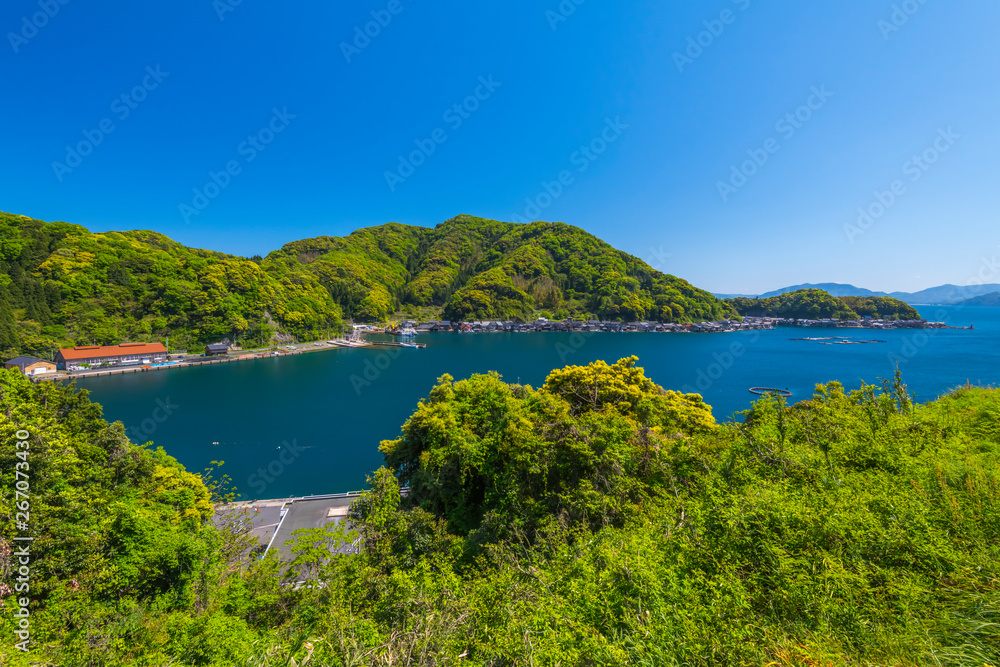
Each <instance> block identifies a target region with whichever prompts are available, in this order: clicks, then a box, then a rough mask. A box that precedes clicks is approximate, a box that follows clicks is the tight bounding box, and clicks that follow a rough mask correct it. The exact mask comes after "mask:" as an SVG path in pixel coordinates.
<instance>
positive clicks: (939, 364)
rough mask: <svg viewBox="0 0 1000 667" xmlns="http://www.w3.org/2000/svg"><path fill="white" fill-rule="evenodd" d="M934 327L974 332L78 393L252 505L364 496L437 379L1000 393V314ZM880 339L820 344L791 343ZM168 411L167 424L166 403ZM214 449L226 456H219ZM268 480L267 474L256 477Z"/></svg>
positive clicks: (470, 355) (498, 338) (425, 363)
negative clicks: (580, 368)
mask: <svg viewBox="0 0 1000 667" xmlns="http://www.w3.org/2000/svg"><path fill="white" fill-rule="evenodd" d="M920 311H921V314H923V315H924V316H925V317H927V318H928V319H933V320H945V321H948V322H949V323H950V324H952V325H955V326H967V325H968V324H973V323H974V324H975V327H976V328H975V330H972V331H968V330H936V331H934V330H928V331H905V330H904V331H873V330H868V329H863V330H844V329H835V330H834V329H831V330H826V329H795V328H781V329H774V330H771V331H759V332H738V333H727V334H690V335H685V334H612V333H600V334H593V335H589V336H586V335H580V334H575V335H574V334H554V333H553V334H543V333H537V334H475V335H464V334H463V335H458V334H429V335H423V336H420V337H419V340H420V342H422V343H427V348H426V349H399V348H366V349H337V350H329V351H323V352H316V353H313V354H303V355H296V356H292V357H286V358H273V359H262V360H256V361H244V362H238V363H231V364H221V365H214V366H208V367H204V368H178V369H170V370H164V371H156V372H151V373H142V374H137V375H123V376H111V377H102V378H89V379H82V380H80V381H79V383H78V384H79V386H80V387H82V388H85V389H88V390H90V391H91V398H92V399H93V400H95V401H97V402H99V403H101V404H102V405H103V406H104V416H105V418H106V419H108V420H109V421H116V420H120V421H122V422H123V423H124V424H125V426H126V428H133V429H136V430H138V431H141V432H143V433H144V435H143V436H142V437H133V438H132V439H133V440H134V441H140V442H141V441H145V440H152V441H153V442H154V443H155V444H156V445H158V446H162V447H163V448H164V449H165V450H166V451H167V452H168V453H169V454H171V455H172V456H175V457H176V458H177V459H178V460H179V461H180V462H181V463H183V464H184V465H185V466H186V467H187V468H188V469H189V470H192V471H196V472H197V471H201V470H203V469H204V468H206V467H207V466H208V465H209V462H210V461H213V460H224V461H225V462H226V463H225V465H224V466H223V468H222V471H223V472H225V473H227V474H229V475H230V477H231V478H232V479H233V481H234V484H235V486H236V487H237V489H238V490H239V492H240V493H242V495H243V496H244V497H245V498H278V497H286V496H293V495H306V494H318V493H338V492H343V491H352V490H357V489H360V488H364V486H365V478H366V475H367V474H369V473H370V472H371V471H373V470H375V469H376V468H378V467H379V466H380V465H381V463H382V458H381V455H380V453H379V451H378V444H379V442H380V441H381V440H384V439H389V438H394V437H396V436H397V435H398V434H399V429H400V426H402V424H403V422H404V421H405V420H406V418H407V417H408V416H409V415H410V414H411V413H412V412H413V411H414V409H415V408H416V404H417V401H418V400H419V399H420V398H422V397H424V396H426V395H427V393H428V391H429V390H430V389H431V387H432V386H433V385H434V383H435V380H436V378H437V377H439V376H440V375H442V374H444V373H449V374H451V375H452V376H454V377H455V378H456V379H461V378H464V377H468V376H469V375H470V374H472V373H485V372H487V371H491V370H492V371H497V372H499V373H500V374H501V375H503V377H504V379H505V380H507V381H508V382H517V381H520V382H522V383H525V384H531V385H533V386H536V387H537V386H540V385H541V384H542V383H543V382H544V380H545V376H546V375H547V374H548V372H549V371H550V370H552V369H553V368H558V367H562V366H565V365H567V364H587V363H590V362H591V361H594V360H597V359H604V360H606V361H608V362H609V363H613V362H614V361H616V360H618V359H620V358H622V357H627V356H630V355H636V356H638V357H639V364H640V365H641V366H643V367H644V368H645V369H646V374H647V376H649V377H650V378H651V379H652V380H653V381H654V382H656V383H658V384H660V385H662V386H663V387H666V388H667V389H678V390H681V389H684V390H687V391H698V392H699V393H701V394H702V395H703V396H705V399H706V400H707V402H708V403H709V404H710V405H712V407H713V411H714V413H715V416H716V418H717V419H718V420H720V421H725V420H727V419H729V418H730V417H731V416H732V415H733V414H734V413H735V412H737V411H739V410H744V409H746V408H748V407H749V406H750V403H751V401H752V400H753V398H754V397H753V396H752V395H751V394H750V393H749V392H748V391H747V390H748V389H749V388H750V387H752V386H768V387H779V388H788V389H790V390H791V391H792V392H793V393H794V396H793V397H792V399H790V400H792V401H798V400H802V399H805V398H808V397H809V396H811V394H812V391H813V388H814V386H815V385H816V383H821V382H829V381H833V380H839V381H840V382H842V383H844V385H846V386H847V387H848V388H856V387H858V386H860V384H861V382H862V381H865V382H868V383H874V382H877V381H878V379H879V378H889V377H891V376H892V373H893V371H894V369H895V364H896V361H898V360H902V363H900V368H901V369H902V371H903V375H904V380H905V381H906V382H907V384H908V385H909V386H910V390H911V391H913V392H915V393H916V394H917V399H918V400H920V401H926V400H931V399H933V398H935V397H936V396H938V395H940V394H942V393H944V392H946V391H947V390H949V389H951V388H953V387H956V386H958V385H961V384H964V383H965V382H966V381H967V380H968V381H970V382H972V383H973V384H983V385H988V384H997V383H998V382H1000V309H994V308H956V307H940V308H938V307H924V308H920ZM807 336H808V337H818V336H843V337H849V338H853V339H857V340H870V339H878V340H883V341H886V342H885V343H880V344H869V345H821V344H819V343H816V342H807V341H794V340H791V339H793V338H802V337H807ZM164 405H166V406H171V407H170V409H169V412H170V414H169V416H166V418H165V419H164V420H163V421H162V422H159V423H158V422H156V421H154V417H157V418H161V419H162V418H163V417H164V416H165V414H166V413H165V411H164V409H163V407H162V406H164ZM214 443H218V444H214ZM261 471H263V474H261Z"/></svg>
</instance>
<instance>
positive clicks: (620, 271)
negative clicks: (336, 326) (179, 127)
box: [262, 215, 732, 322]
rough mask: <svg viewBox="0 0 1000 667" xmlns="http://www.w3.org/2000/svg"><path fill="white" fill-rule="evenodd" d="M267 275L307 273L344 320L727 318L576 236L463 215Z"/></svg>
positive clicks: (336, 243)
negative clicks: (423, 312)
mask: <svg viewBox="0 0 1000 667" xmlns="http://www.w3.org/2000/svg"><path fill="white" fill-rule="evenodd" d="M262 266H263V268H264V269H265V270H267V271H268V272H269V273H272V274H273V275H278V276H280V275H286V274H292V273H298V272H299V271H301V270H305V271H307V272H309V273H310V274H311V275H313V276H315V277H316V279H318V280H319V281H320V282H321V283H323V284H324V285H326V286H327V287H328V288H329V290H330V292H331V294H333V296H334V298H335V299H337V301H338V303H340V304H341V306H342V307H343V309H344V313H345V316H348V317H353V318H355V319H357V320H361V321H376V320H384V319H386V318H387V317H389V315H391V314H392V313H393V312H395V311H397V310H399V309H400V308H401V307H404V306H406V305H412V306H417V307H423V306H431V307H439V308H440V309H441V311H442V314H443V317H444V318H445V319H451V320H472V319H478V320H483V319H498V320H508V319H520V320H529V319H533V318H534V317H535V315H536V314H537V313H538V312H539V311H542V310H544V311H546V312H548V313H549V314H551V315H552V316H554V317H555V318H557V319H562V318H566V317H584V316H588V315H589V316H593V317H597V318H600V319H611V320H656V321H663V322H690V321H702V320H718V319H724V318H725V317H727V316H728V315H731V314H732V313H731V311H730V310H729V309H728V307H727V306H726V305H725V304H723V303H722V302H721V301H719V300H718V299H716V298H715V297H713V296H712V295H711V294H709V293H708V292H705V291H703V290H700V289H697V288H695V287H693V286H692V285H690V284H689V283H687V282H686V281H684V280H681V279H679V278H675V277H674V276H669V275H666V274H663V273H660V272H658V271H655V270H654V269H652V268H651V267H649V266H648V265H647V264H646V263H644V262H642V261H641V260H639V259H637V258H635V257H632V256H631V255H628V254H626V253H624V252H622V251H619V250H615V249H614V248H612V247H611V246H610V245H608V244H607V243H605V242H603V241H601V240H600V239H598V238H596V237H595V236H593V235H591V234H588V233H587V232H585V231H583V230H582V229H579V228H576V227H572V226H570V225H566V224H563V223H548V222H533V223H530V224H515V223H509V222H499V221H496V220H486V219H483V218H475V217H472V216H467V215H460V216H458V217H456V218H453V219H451V220H448V221H446V222H443V223H441V224H439V225H437V227H435V228H433V229H428V228H425V227H414V226H407V225H401V224H396V223H392V224H387V225H381V226H378V227H370V228H366V229H361V230H358V231H356V232H354V233H353V234H351V235H349V236H346V237H341V238H333V237H328V236H322V237H318V238H314V239H306V240H302V241H295V242H293V243H289V244H287V245H286V246H284V247H283V248H282V249H281V250H277V251H275V252H272V253H271V254H269V255H268V256H267V258H265V260H264V262H263V264H262Z"/></svg>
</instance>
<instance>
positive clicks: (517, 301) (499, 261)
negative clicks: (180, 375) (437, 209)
mask: <svg viewBox="0 0 1000 667" xmlns="http://www.w3.org/2000/svg"><path fill="white" fill-rule="evenodd" d="M409 307H416V308H425V309H430V310H431V311H432V312H435V313H438V314H443V316H444V317H445V318H446V319H454V320H464V319H521V320H528V319H533V318H534V317H535V316H536V315H537V314H540V313H543V312H544V313H547V314H548V315H549V316H552V317H555V318H558V319H562V318H565V317H574V316H575V317H584V316H591V317H598V318H601V319H613V320H658V321H670V322H687V321H701V320H717V319H723V318H725V317H727V316H730V315H733V313H732V311H730V310H729V308H728V307H727V306H726V305H725V304H724V303H722V302H721V301H719V300H718V299H716V298H715V297H713V296H711V295H710V294H708V293H707V292H704V291H702V290H699V289H697V288H695V287H693V286H691V285H690V284H689V283H687V282H685V281H683V280H681V279H679V278H675V277H673V276H668V275H665V274H662V273H659V272H657V271H654V270H653V269H651V268H650V267H649V266H647V265H646V264H645V263H643V262H642V261H640V260H638V259H636V258H635V257H632V256H630V255H628V254H626V253H624V252H621V251H618V250H615V249H614V248H612V247H611V246H609V245H608V244H606V243H604V242H603V241H601V240H599V239H597V238H596V237H594V236H592V235H590V234H587V233H586V232H584V231H583V230H581V229H577V228H575V227H571V226H569V225H565V224H561V223H545V222H536V223H532V224H529V225H518V224H513V223H505V222H497V221H495V220H484V219H481V218H473V217H469V216H459V217H457V218H454V219H452V220H449V221H447V222H444V223H442V224H440V225H438V226H437V227H435V228H434V229H429V228H425V227H415V226H408V225H401V224H396V223H390V224H386V225H381V226H378V227H371V228H367V229H361V230H358V231H356V232H354V233H353V234H350V235H349V236H346V237H342V238H333V237H328V236H323V237H318V238H314V239H305V240H301V241H294V242H292V243H289V244H287V245H285V246H284V247H283V248H281V249H280V250H277V251H274V252H272V253H270V254H269V255H268V256H267V257H266V258H263V259H261V258H254V259H247V258H241V257H234V256H232V255H227V254H224V253H220V252H213V251H209V250H198V249H194V248H188V247H185V246H183V245H181V244H179V243H177V242H175V241H172V240H170V239H169V238H167V237H165V236H163V235H162V234H157V233H155V232H150V231H131V232H104V233H92V232H89V231H87V230H86V229H84V228H83V227H81V226H79V225H72V224H68V223H64V222H54V223H46V222H42V221H40V220H34V219H31V218H28V217H25V216H18V215H11V214H8V213H0V352H2V353H4V354H6V355H7V356H12V355H13V354H16V353H21V352H26V353H34V354H39V355H44V356H47V355H48V354H49V353H50V352H51V351H52V350H53V349H55V348H57V347H67V346H70V347H71V346H73V345H78V344H91V343H96V344H114V343H119V342H126V341H149V340H163V339H165V338H166V337H168V336H169V337H170V339H171V344H172V347H173V348H174V349H181V348H184V347H192V348H193V349H196V348H197V347H198V346H200V345H204V344H205V343H210V342H215V341H218V340H220V339H223V338H228V339H230V340H231V341H239V342H249V343H253V344H263V343H267V342H269V341H270V340H271V339H272V337H273V336H275V335H285V336H288V337H293V338H295V339H298V340H315V339H316V338H319V337H321V336H325V335H328V334H329V333H330V331H331V330H333V329H335V328H336V327H337V326H338V325H339V324H340V322H341V318H342V317H348V318H352V319H354V320H356V321H362V322H373V321H384V320H386V319H387V318H389V317H390V316H391V315H392V314H393V313H396V312H398V311H399V310H400V309H402V308H409Z"/></svg>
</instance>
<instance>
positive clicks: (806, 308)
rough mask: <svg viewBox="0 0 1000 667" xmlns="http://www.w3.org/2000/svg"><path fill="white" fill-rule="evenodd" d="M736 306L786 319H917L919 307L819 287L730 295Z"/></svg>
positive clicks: (746, 312) (750, 313) (741, 310)
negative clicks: (772, 293)
mask: <svg viewBox="0 0 1000 667" xmlns="http://www.w3.org/2000/svg"><path fill="white" fill-rule="evenodd" d="M726 303H727V304H729V305H730V306H731V307H732V308H733V310H735V311H736V312H738V313H739V314H740V315H745V316H752V317H781V318H787V319H810V320H820V319H835V320H860V319H862V318H865V317H870V318H872V319H880V320H918V319H920V313H918V312H917V310H916V308H914V307H913V306H910V305H908V304H906V303H904V302H902V301H900V300H899V299H894V298H892V297H888V296H843V297H836V296H833V295H831V294H830V293H828V292H825V291H823V290H819V289H803V290H798V291H795V292H789V293H785V294H780V295H778V296H771V297H767V298H760V299H753V298H746V297H739V298H735V299H727V300H726Z"/></svg>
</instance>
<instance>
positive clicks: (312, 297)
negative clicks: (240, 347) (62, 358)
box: [0, 213, 340, 354]
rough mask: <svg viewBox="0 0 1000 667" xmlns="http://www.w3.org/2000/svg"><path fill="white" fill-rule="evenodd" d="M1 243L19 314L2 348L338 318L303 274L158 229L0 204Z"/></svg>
mask: <svg viewBox="0 0 1000 667" xmlns="http://www.w3.org/2000/svg"><path fill="white" fill-rule="evenodd" d="M0 243H2V246H0V247H2V248H3V252H2V256H0V268H2V272H0V281H3V286H2V287H0V300H2V301H5V302H8V303H10V304H11V306H12V317H14V318H16V322H17V324H16V327H15V328H16V335H15V336H14V337H13V339H11V338H10V337H5V336H4V332H3V323H2V322H0V349H4V350H7V352H8V353H13V352H18V351H24V352H34V353H41V354H47V353H48V352H50V351H51V350H52V349H53V348H56V347H65V346H70V347H71V346H73V345H77V344H83V343H86V344H90V343H91V342H94V343H98V344H116V343H119V342H123V341H130V340H131V341H150V340H161V341H162V340H163V339H164V338H165V337H166V336H170V337H171V342H172V347H173V348H183V347H185V346H189V345H190V346H192V348H193V349H196V348H197V346H199V345H204V344H205V343H209V342H215V341H218V340H221V339H223V338H229V339H230V340H239V341H241V342H243V341H248V342H250V343H266V342H268V340H269V339H270V337H271V334H272V333H273V331H272V330H271V329H270V325H269V321H271V320H273V321H274V322H276V323H277V325H278V326H279V327H280V328H281V329H282V330H284V331H285V332H287V333H290V334H293V335H296V336H299V337H302V338H315V337H317V336H319V335H325V332H326V330H327V328H328V327H331V326H335V325H336V324H337V323H338V322H339V313H340V310H339V306H338V305H337V303H336V301H335V300H334V299H333V298H332V296H331V295H330V293H329V292H328V291H327V289H326V288H325V287H323V286H322V285H321V284H320V282H319V281H318V280H317V279H316V278H314V277H313V276H311V275H310V274H308V273H305V272H299V273H297V274H294V275H272V274H271V273H268V272H266V271H264V270H263V269H262V268H261V266H260V265H258V264H257V263H256V262H254V261H251V260H249V259H243V258H239V257H233V256H231V255H225V254H223V253H217V252H210V251H207V250H196V249H192V248H187V247H184V246H182V245H181V244H179V243H176V242H174V241H171V240H170V239H168V238H167V237H165V236H163V235H161V234H157V233H155V232H149V231H137V232H120V233H119V232H106V233H100V234H97V233H90V232H88V231H87V230H86V229H84V228H83V227H80V226H78V225H69V224H66V223H45V222H41V221H39V220H32V219H30V218H26V217H23V216H15V215H10V214H6V213H0ZM3 319H4V314H3V312H2V308H0V320H3Z"/></svg>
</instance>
